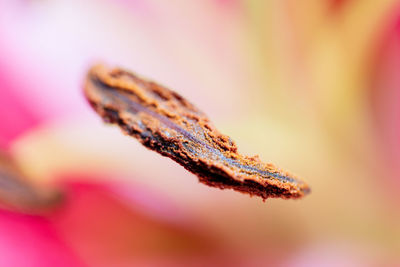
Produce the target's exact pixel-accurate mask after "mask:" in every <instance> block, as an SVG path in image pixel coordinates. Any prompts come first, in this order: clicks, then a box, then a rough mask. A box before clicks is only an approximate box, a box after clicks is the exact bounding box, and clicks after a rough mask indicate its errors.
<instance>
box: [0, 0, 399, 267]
mask: <svg viewBox="0 0 400 267" xmlns="http://www.w3.org/2000/svg"><path fill="white" fill-rule="evenodd" d="M97 62H105V63H108V64H111V65H116V66H122V67H125V68H128V69H131V70H132V71H135V72H137V73H139V74H141V75H143V76H146V77H149V78H151V79H154V80H156V81H159V82H160V83H162V84H164V85H166V86H168V87H170V88H172V89H174V90H176V91H178V92H179V93H181V94H182V95H183V96H185V97H187V98H188V99H189V100H190V101H191V102H193V103H195V104H196V106H198V107H199V108H200V109H202V110H203V111H205V112H206V113H207V114H208V115H209V117H210V118H211V120H212V121H213V122H214V124H215V125H216V126H217V128H218V129H219V130H220V131H221V132H222V133H224V134H227V135H229V136H231V137H232V139H234V140H235V141H236V143H237V145H238V147H239V151H240V152H242V153H243V154H246V155H254V154H258V155H259V156H260V158H261V159H262V160H263V161H266V162H273V163H275V164H277V165H278V166H280V167H282V168H283V169H288V170H290V171H292V172H293V173H296V174H297V175H299V176H300V177H303V178H304V179H305V180H306V181H307V182H308V183H309V184H310V185H311V187H312V193H311V194H310V195H308V196H306V197H305V198H304V199H301V200H296V201H295V200H281V199H268V200H267V201H266V202H263V201H262V200H260V199H258V198H255V197H254V198H251V197H249V196H247V195H242V194H240V193H237V192H234V191H231V190H224V191H221V190H218V189H215V188H210V187H207V186H204V185H202V184H200V183H199V182H198V181H197V178H196V177H195V176H194V175H192V174H190V173H188V172H187V171H185V170H184V169H183V168H182V167H180V166H179V165H178V164H176V163H174V162H173V161H171V160H169V159H167V158H164V157H161V156H160V155H158V154H156V153H154V152H151V151H149V150H147V149H146V148H144V147H143V146H142V145H140V144H139V142H137V141H136V140H134V139H132V138H129V137H126V136H124V135H122V134H121V133H120V131H119V129H117V128H116V127H112V126H109V125H105V124H103V123H102V122H101V120H100V118H99V117H98V116H97V115H96V114H95V113H94V112H93V111H92V110H91V108H90V107H89V105H88V104H87V103H86V101H85V99H84V97H83V94H82V84H83V80H84V77H85V74H86V71H87V70H88V68H89V67H90V66H91V65H92V64H93V63H97ZM0 147H1V149H2V151H3V152H2V153H4V154H5V155H6V157H7V158H8V159H9V161H12V162H14V163H13V164H14V165H15V166H17V167H16V168H19V171H18V172H19V175H20V176H21V177H24V178H23V179H25V180H24V181H25V182H26V183H29V184H30V185H34V186H37V187H38V188H41V190H50V191H51V190H56V189H57V190H61V191H62V192H63V195H64V197H63V201H61V202H60V203H58V204H57V205H56V208H55V209H52V210H51V211H46V212H41V211H40V209H41V206H40V205H39V207H36V208H35V209H33V208H32V207H31V206H34V205H33V204H32V205H28V207H26V203H25V206H24V207H23V208H21V207H19V206H18V203H17V204H15V203H12V202H13V201H15V199H18V196H19V197H20V195H18V194H22V195H23V193H21V190H17V189H18V186H21V184H19V183H16V184H17V189H15V188H14V189H13V188H12V187H10V186H9V185H10V183H11V184H13V182H12V181H11V182H10V181H7V179H12V178H9V177H8V178H7V177H6V176H4V177H5V178H4V177H3V178H1V179H0V181H1V182H0V199H1V200H3V202H4V203H3V207H4V209H3V210H1V211H0V265H1V266H398V265H400V209H399V203H400V176H399V175H400V2H399V1H396V0H381V1H375V0H306V1H296V0H271V1H257V0H193V1H185V0H171V1H157V0H132V1H129V0H114V1H111V0H96V1H95V0H80V1H78V0H53V1H51V0H13V1H11V0H0ZM10 188H11V189H10ZM55 188H56V189H55ZM1 194H3V195H1ZM13 194H14V195H13ZM10 195H11V197H10ZM14 196H17V197H14ZM28 204H29V203H28ZM31 208H32V209H31ZM38 211H39V212H38Z"/></svg>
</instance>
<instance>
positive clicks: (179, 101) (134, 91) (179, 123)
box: [84, 65, 310, 199]
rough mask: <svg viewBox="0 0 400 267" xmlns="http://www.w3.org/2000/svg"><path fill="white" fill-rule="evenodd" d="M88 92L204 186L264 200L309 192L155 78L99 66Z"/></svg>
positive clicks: (101, 109)
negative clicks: (244, 151)
mask: <svg viewBox="0 0 400 267" xmlns="http://www.w3.org/2000/svg"><path fill="white" fill-rule="evenodd" d="M84 92H85V96H86V98H87V99H88V100H89V102H90V104H91V106H92V107H93V108H94V110H95V111H96V112H97V113H98V114H99V115H100V116H101V117H102V118H103V119H104V120H105V121H106V122H109V123H113V124H117V125H118V126H119V127H120V128H121V129H122V131H123V132H124V133H125V134H127V135H130V136H133V137H135V138H137V139H138V140H139V141H140V142H141V143H142V144H143V145H144V146H146V147H147V148H149V149H151V150H154V151H157V152H158V153H160V154H162V155H164V156H167V157H169V158H171V159H173V160H174V161H176V162H178V163H179V164H181V165H182V166H183V167H185V168H186V169H187V170H189V171H190V172H192V173H194V174H196V175H197V176H198V177H199V180H200V182H202V183H204V184H207V185H209V186H214V187H218V188H221V189H225V188H231V189H234V190H236V191H240V192H243V193H248V194H250V195H257V196H260V197H262V198H263V199H266V198H269V197H281V198H300V197H303V196H304V195H306V194H307V193H309V192H310V189H309V187H308V185H307V184H306V183H305V182H303V181H302V180H301V179H299V178H297V177H296V176H294V175H292V174H290V173H288V172H285V171H282V170H280V169H278V168H277V167H275V166H274V165H273V164H270V163H263V162H261V161H260V160H259V158H258V157H256V156H255V157H247V156H243V155H241V154H239V153H238V152H237V147H236V145H235V143H234V142H233V141H232V140H231V139H230V138H229V137H228V136H226V135H223V134H221V133H220V132H219V131H218V130H217V129H216V128H215V127H214V126H213V125H212V123H211V122H210V121H209V119H208V118H207V116H206V115H205V114H204V113H203V112H201V111H200V110H198V109H197V108H196V107H195V106H193V105H192V104H191V103H190V102H188V101H187V100H186V99H185V98H183V97H182V96H180V95H179V94H177V93H176V92H174V91H171V90H169V89H167V88H165V87H163V86H161V85H159V84H157V83H155V82H152V81H149V80H147V79H144V78H142V77H139V76H138V75H136V74H133V73H131V72H128V71H125V70H122V69H119V68H113V69H109V68H107V67H105V66H102V65H97V66H94V67H92V68H91V69H90V71H89V73H88V75H87V78H86V81H85V86H84Z"/></svg>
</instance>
